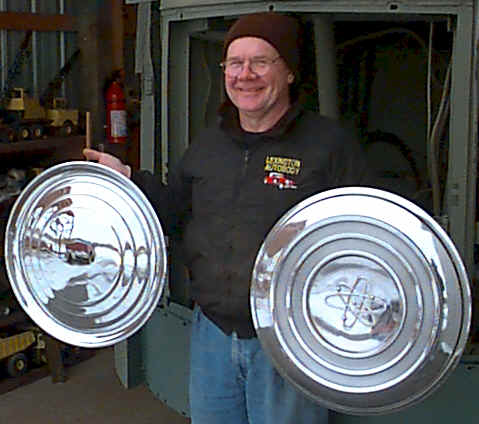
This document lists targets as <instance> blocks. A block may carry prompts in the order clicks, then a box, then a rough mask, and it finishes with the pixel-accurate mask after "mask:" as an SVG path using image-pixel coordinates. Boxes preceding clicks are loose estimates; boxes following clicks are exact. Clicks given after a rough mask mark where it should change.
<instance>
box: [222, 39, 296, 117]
mask: <svg viewBox="0 0 479 424" xmlns="http://www.w3.org/2000/svg"><path fill="white" fill-rule="evenodd" d="M278 57H279V53H278V51H277V50H276V49H275V48H274V47H273V46H272V45H271V44H269V43H268V42H266V41H265V40H263V39H261V38H255V37H242V38H238V39H236V40H234V41H233V42H232V43H231V44H230V45H229V46H228V50H227V54H226V60H227V61H228V60H232V59H234V60H240V61H246V63H245V64H244V66H243V70H242V71H241V73H240V74H239V75H238V76H236V77H231V76H229V75H227V74H226V75H225V87H226V92H227V94H228V96H229V98H230V100H231V101H232V102H233V104H234V105H235V106H236V107H237V108H238V110H239V113H240V118H241V117H243V118H244V117H245V116H247V117H253V118H254V117H256V118H262V117H267V118H269V119H271V118H272V117H273V118H274V116H275V115H276V114H277V115H279V116H278V119H279V118H280V117H281V116H282V115H283V113H284V112H285V110H287V108H288V107H289V102H290V99H289V84H291V83H292V82H293V80H294V77H293V74H292V72H291V71H290V70H289V69H288V67H287V65H286V63H285V62H284V61H283V60H282V59H279V60H277V61H275V62H274V63H271V65H270V66H269V70H268V72H267V73H266V74H265V75H263V76H259V75H257V74H255V73H254V72H252V70H251V68H250V66H249V63H250V62H249V61H250V60H252V59H266V60H274V59H276V58H278ZM247 65H248V66H247ZM273 120H274V119H273Z"/></svg>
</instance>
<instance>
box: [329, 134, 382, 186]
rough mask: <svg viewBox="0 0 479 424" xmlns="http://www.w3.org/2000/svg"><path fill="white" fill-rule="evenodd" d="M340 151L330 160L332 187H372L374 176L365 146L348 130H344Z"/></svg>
mask: <svg viewBox="0 0 479 424" xmlns="http://www.w3.org/2000/svg"><path fill="white" fill-rule="evenodd" d="M340 139H341V141H340V143H339V146H340V147H339V151H336V152H335V153H334V154H333V157H331V158H330V161H329V163H330V166H331V169H330V175H331V176H332V177H333V180H332V186H333V187H339V186H372V185H373V176H372V174H371V172H370V167H369V166H368V162H367V155H366V152H365V149H364V146H363V145H362V144H360V143H359V141H358V140H357V139H356V138H355V136H354V135H353V134H352V133H350V132H349V131H348V130H342V131H341V135H340Z"/></svg>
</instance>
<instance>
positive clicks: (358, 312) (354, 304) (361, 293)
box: [325, 277, 387, 330]
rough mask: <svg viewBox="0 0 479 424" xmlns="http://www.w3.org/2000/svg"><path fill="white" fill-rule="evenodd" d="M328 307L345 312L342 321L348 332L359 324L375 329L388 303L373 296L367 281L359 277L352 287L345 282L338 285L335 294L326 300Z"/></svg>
mask: <svg viewBox="0 0 479 424" xmlns="http://www.w3.org/2000/svg"><path fill="white" fill-rule="evenodd" d="M325 303H326V305H327V306H329V307H330V308H333V309H337V310H341V311H343V314H342V321H343V327H344V328H345V329H346V330H351V329H352V328H353V327H354V326H355V325H356V324H357V323H358V322H359V323H361V324H363V325H364V326H366V327H370V328H372V327H374V326H375V325H376V323H377V322H378V318H379V317H380V316H381V314H383V313H384V312H385V311H386V309H387V302H386V300H385V299H382V298H381V297H379V296H376V295H374V294H371V288H370V285H369V282H368V280H367V279H365V278H362V277H359V278H357V279H356V281H355V282H354V284H353V285H352V287H350V286H348V285H347V284H346V283H344V282H340V283H338V284H337V285H336V288H335V290H334V293H333V294H330V295H327V296H326V298H325Z"/></svg>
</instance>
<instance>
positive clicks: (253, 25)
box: [223, 12, 301, 78]
mask: <svg viewBox="0 0 479 424" xmlns="http://www.w3.org/2000/svg"><path fill="white" fill-rule="evenodd" d="M241 37H257V38H262V39H263V40H265V41H267V42H268V43H270V44H271V45H272V46H273V47H274V48H275V49H276V50H277V51H278V53H279V54H280V56H281V57H282V58H283V59H284V61H285V62H286V64H287V65H288V68H289V69H290V70H291V71H292V72H293V73H294V74H295V76H296V78H299V61H300V43H301V27H300V25H299V22H298V20H297V19H295V18H293V17H291V16H287V15H282V14H279V13H274V12H263V13H254V14H251V15H245V16H242V17H241V18H239V19H238V20H237V21H236V22H235V23H234V24H233V26H232V27H231V28H230V30H229V31H228V33H227V34H226V37H225V40H224V44H223V59H225V58H226V53H227V51H228V47H229V45H230V44H231V42H232V41H234V40H236V39H237V38H241Z"/></svg>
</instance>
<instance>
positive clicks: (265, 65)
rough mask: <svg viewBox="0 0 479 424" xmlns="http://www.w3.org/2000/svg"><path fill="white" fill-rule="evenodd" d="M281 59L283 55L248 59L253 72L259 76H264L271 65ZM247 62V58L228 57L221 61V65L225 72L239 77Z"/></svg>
mask: <svg viewBox="0 0 479 424" xmlns="http://www.w3.org/2000/svg"><path fill="white" fill-rule="evenodd" d="M279 59H281V56H278V57H277V58H275V59H269V58H266V57H262V58H253V59H248V62H249V65H248V66H249V70H250V71H251V72H252V73H253V74H256V75H258V76H259V77H262V76H264V75H266V74H267V73H268V72H269V70H270V69H271V65H273V64H274V63H276V62H277V61H278V60H279ZM245 63H246V60H240V59H227V60H225V61H224V62H221V63H220V66H221V68H222V69H223V72H224V73H225V74H226V75H227V76H229V77H237V76H238V75H240V74H241V72H243V69H244V66H245Z"/></svg>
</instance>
